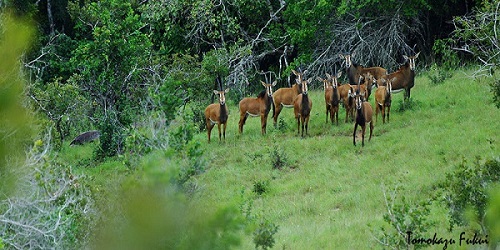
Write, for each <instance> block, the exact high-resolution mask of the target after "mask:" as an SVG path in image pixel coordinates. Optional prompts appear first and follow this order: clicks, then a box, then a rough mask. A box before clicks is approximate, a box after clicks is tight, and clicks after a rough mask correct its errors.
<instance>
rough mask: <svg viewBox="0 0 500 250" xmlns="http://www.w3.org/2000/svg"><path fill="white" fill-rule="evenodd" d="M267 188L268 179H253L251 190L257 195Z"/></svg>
mask: <svg viewBox="0 0 500 250" xmlns="http://www.w3.org/2000/svg"><path fill="white" fill-rule="evenodd" d="M268 190H269V181H254V182H253V189H252V192H253V193H254V194H257V195H263V194H265V193H267V191H268Z"/></svg>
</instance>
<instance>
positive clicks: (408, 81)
mask: <svg viewBox="0 0 500 250" xmlns="http://www.w3.org/2000/svg"><path fill="white" fill-rule="evenodd" d="M419 54H420V52H418V53H417V54H415V55H414V56H406V55H403V58H404V59H405V60H406V62H405V64H403V65H402V66H401V67H400V68H399V69H398V70H397V71H396V72H393V73H391V74H389V75H386V76H384V77H383V78H385V79H386V80H387V79H393V78H397V79H396V80H395V81H392V82H391V83H392V92H393V93H395V92H400V91H403V90H404V91H405V93H404V100H408V99H410V90H411V88H413V86H414V85H415V60H416V59H417V58H418V55H419ZM377 83H378V85H379V86H380V85H382V86H384V85H385V83H383V82H382V81H381V80H378V81H377Z"/></svg>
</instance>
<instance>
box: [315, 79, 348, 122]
mask: <svg viewBox="0 0 500 250" xmlns="http://www.w3.org/2000/svg"><path fill="white" fill-rule="evenodd" d="M341 75H342V72H338V73H337V75H335V76H331V75H330V74H328V73H327V74H326V76H327V79H323V78H321V77H318V78H317V79H318V80H319V81H322V82H323V88H324V89H325V107H326V122H327V123H328V114H330V121H331V123H332V124H333V121H334V120H335V122H336V124H337V125H338V124H339V103H340V95H339V90H338V80H337V79H338V78H339V77H340V76H341Z"/></svg>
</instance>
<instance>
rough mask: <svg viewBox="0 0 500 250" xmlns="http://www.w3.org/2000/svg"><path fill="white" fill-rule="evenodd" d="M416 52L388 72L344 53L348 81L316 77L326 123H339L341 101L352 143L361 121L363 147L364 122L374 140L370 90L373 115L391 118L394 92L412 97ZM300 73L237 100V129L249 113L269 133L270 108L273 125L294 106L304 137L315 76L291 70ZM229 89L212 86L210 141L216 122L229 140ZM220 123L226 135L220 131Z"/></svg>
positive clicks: (208, 116)
mask: <svg viewBox="0 0 500 250" xmlns="http://www.w3.org/2000/svg"><path fill="white" fill-rule="evenodd" d="M419 54H420V52H419V53H417V54H415V55H414V56H406V55H404V56H403V57H404V59H405V60H406V62H405V63H404V64H403V65H402V66H401V67H400V68H399V69H398V70H397V71H395V72H393V73H390V74H388V73H387V70H386V69H384V68H381V67H370V68H365V67H363V66H361V65H357V64H355V63H352V61H351V57H354V53H353V54H352V55H350V54H345V55H344V54H340V58H341V59H342V60H343V61H342V62H343V63H344V64H345V67H346V68H345V72H346V74H347V79H349V83H347V84H340V83H339V80H338V79H339V78H340V77H341V75H342V72H336V73H335V74H334V75H330V74H328V73H326V79H323V78H321V77H317V80H318V81H320V82H323V89H324V92H325V108H326V122H327V123H328V119H330V122H331V123H332V124H333V123H335V124H337V125H338V113H339V107H340V104H342V105H343V106H344V108H345V110H346V117H345V122H346V123H348V122H349V121H351V122H354V132H353V144H354V146H356V130H357V128H358V125H359V126H360V127H361V145H362V146H364V145H365V130H366V126H367V125H368V126H369V127H370V137H369V138H368V140H371V137H372V134H373V128H374V124H373V120H372V118H373V108H372V105H371V103H370V102H368V100H369V98H370V95H371V92H372V88H373V87H377V89H376V91H375V119H376V120H378V114H379V113H381V115H382V121H383V123H385V122H386V116H387V122H389V116H390V110H391V100H392V97H391V96H392V93H395V92H399V91H403V90H404V100H407V99H409V98H410V89H411V88H412V87H413V86H414V84H415V59H417V57H418V55H419ZM292 72H293V74H294V75H295V76H296V78H295V84H293V85H292V87H291V88H280V89H278V90H277V91H276V92H274V93H273V90H272V87H274V86H275V85H276V81H275V82H273V83H271V84H269V83H265V82H261V83H262V85H263V86H264V88H265V90H263V91H262V92H261V93H260V94H259V95H258V96H257V97H256V98H252V97H246V98H243V99H242V100H241V101H240V103H239V111H240V120H239V123H238V128H239V129H238V131H239V133H240V134H242V133H243V126H244V125H245V122H246V120H247V118H248V116H254V117H257V116H260V118H261V132H262V134H263V135H264V134H266V126H267V117H268V114H269V112H270V111H271V109H273V115H272V116H273V121H274V125H275V126H276V123H277V121H278V116H279V115H280V113H281V111H282V109H283V108H292V107H293V110H294V114H295V119H296V120H297V133H298V134H300V135H301V136H302V137H303V136H304V132H305V134H306V135H307V134H308V124H309V117H310V114H311V109H312V100H311V98H310V97H309V95H308V85H309V84H310V83H311V78H309V79H307V80H306V79H305V77H304V76H305V75H306V72H307V71H305V72H297V71H295V70H292ZM228 90H229V89H226V90H224V91H219V90H214V94H215V95H218V96H219V103H215V104H210V105H208V107H207V108H206V109H205V121H206V124H207V133H208V142H210V134H211V131H212V128H213V127H214V126H215V124H217V127H218V130H219V141H220V140H221V137H223V138H224V140H225V138H226V124H227V119H228V113H229V111H228V108H227V106H226V99H225V94H226V93H227V92H228ZM221 125H222V127H223V128H222V133H221Z"/></svg>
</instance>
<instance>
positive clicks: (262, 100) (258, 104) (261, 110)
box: [238, 81, 276, 135]
mask: <svg viewBox="0 0 500 250" xmlns="http://www.w3.org/2000/svg"><path fill="white" fill-rule="evenodd" d="M261 83H262V85H263V86H264V88H266V90H263V91H262V92H260V94H259V95H258V96H257V98H252V97H246V98H243V100H241V101H240V105H239V107H240V121H239V123H238V125H239V126H238V128H239V132H240V134H241V133H243V125H245V122H246V120H247V118H248V116H249V115H250V116H254V117H255V116H260V122H261V128H262V131H261V132H262V134H263V135H264V134H265V133H266V125H267V115H268V114H269V111H270V110H271V106H272V107H274V105H273V89H272V87H274V86H275V85H276V81H274V82H273V83H272V84H267V83H265V82H262V81H261Z"/></svg>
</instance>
